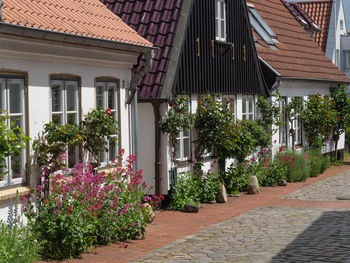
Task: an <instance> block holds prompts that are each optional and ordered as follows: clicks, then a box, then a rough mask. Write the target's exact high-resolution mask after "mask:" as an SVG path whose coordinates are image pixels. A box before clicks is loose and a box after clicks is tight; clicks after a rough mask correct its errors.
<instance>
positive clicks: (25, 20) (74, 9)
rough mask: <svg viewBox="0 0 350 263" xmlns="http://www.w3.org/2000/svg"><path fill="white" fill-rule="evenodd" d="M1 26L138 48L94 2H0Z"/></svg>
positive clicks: (140, 40)
mask: <svg viewBox="0 0 350 263" xmlns="http://www.w3.org/2000/svg"><path fill="white" fill-rule="evenodd" d="M2 2H3V7H2V18H3V22H5V23H10V24H14V25H20V26H26V27H31V28H35V29H43V30H50V31H55V32H60V33H68V34H74V35H80V36H87V37H91V38H98V39H107V40H112V41H118V42H123V43H130V44H136V45H142V46H152V44H151V43H150V42H149V41H147V40H145V39H144V38H142V37H141V36H140V35H138V34H137V33H136V32H135V31H134V30H133V29H131V28H130V27H129V26H128V25H127V24H125V23H124V22H123V21H122V20H121V19H120V18H119V17H117V16H116V15H115V14H113V13H112V12H110V11H109V10H108V9H107V8H106V7H105V6H104V5H103V4H102V3H100V2H99V1H98V0H21V1H20V2H19V1H13V0H3V1H2Z"/></svg>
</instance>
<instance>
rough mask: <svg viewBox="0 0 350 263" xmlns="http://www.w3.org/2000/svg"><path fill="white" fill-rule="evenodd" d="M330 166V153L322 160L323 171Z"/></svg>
mask: <svg viewBox="0 0 350 263" xmlns="http://www.w3.org/2000/svg"><path fill="white" fill-rule="evenodd" d="M330 166H331V159H330V158H329V156H328V155H327V156H324V157H323V158H322V162H321V173H323V172H324V171H326V170H327V169H328V168H329V167H330Z"/></svg>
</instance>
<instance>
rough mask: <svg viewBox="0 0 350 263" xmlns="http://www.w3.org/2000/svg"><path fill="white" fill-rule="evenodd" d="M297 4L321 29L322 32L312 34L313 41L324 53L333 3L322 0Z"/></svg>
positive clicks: (329, 0) (330, 0) (328, 0)
mask: <svg viewBox="0 0 350 263" xmlns="http://www.w3.org/2000/svg"><path fill="white" fill-rule="evenodd" d="M297 3H298V4H299V5H300V7H301V8H302V9H303V10H304V11H305V12H306V13H307V14H308V15H309V16H310V17H311V19H312V20H314V21H315V23H316V24H317V25H318V26H319V27H320V28H321V29H322V32H320V33H315V34H314V41H315V43H316V44H317V45H318V46H319V47H320V48H321V49H322V51H323V52H326V48H327V40H328V30H329V22H330V20H331V14H332V3H333V1H332V0H322V1H309V2H297Z"/></svg>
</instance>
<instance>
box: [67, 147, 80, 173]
mask: <svg viewBox="0 0 350 263" xmlns="http://www.w3.org/2000/svg"><path fill="white" fill-rule="evenodd" d="M78 153H79V151H78V147H75V146H71V145H70V146H68V167H69V168H72V167H74V165H76V164H77V163H78Z"/></svg>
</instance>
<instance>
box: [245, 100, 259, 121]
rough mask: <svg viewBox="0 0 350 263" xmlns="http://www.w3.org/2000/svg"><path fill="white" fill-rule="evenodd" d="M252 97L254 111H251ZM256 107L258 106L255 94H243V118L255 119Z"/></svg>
mask: <svg viewBox="0 0 350 263" xmlns="http://www.w3.org/2000/svg"><path fill="white" fill-rule="evenodd" d="M250 99H251V100H252V103H253V105H252V111H249V100H250ZM244 101H246V103H245V107H244ZM247 102H248V103H247ZM255 107H256V103H255V96H254V95H243V96H242V120H251V121H254V120H255V111H256V109H255Z"/></svg>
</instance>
